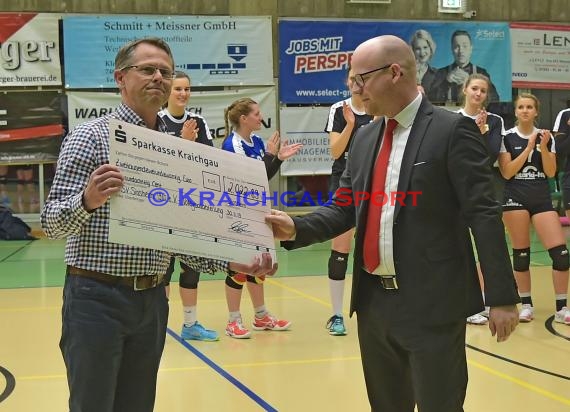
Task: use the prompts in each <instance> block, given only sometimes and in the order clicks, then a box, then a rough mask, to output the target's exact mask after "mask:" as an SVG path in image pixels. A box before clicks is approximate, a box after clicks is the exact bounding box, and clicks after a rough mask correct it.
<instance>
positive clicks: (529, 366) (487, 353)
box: [465, 343, 570, 381]
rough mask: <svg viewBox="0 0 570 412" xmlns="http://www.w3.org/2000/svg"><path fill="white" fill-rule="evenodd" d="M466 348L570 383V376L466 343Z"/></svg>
mask: <svg viewBox="0 0 570 412" xmlns="http://www.w3.org/2000/svg"><path fill="white" fill-rule="evenodd" d="M465 346H466V347H468V348H469V349H472V350H474V351H476V352H479V353H482V354H484V355H487V356H491V357H493V358H496V359H499V360H502V361H504V362H508V363H512V364H513V365H516V366H520V367H523V368H526V369H530V370H533V371H535V372H540V373H544V374H545V375H550V376H554V377H555V378H560V379H564V380H567V381H570V377H569V376H566V375H561V374H559V373H555V372H550V371H547V370H546V369H541V368H537V367H536V366H532V365H528V364H526V363H522V362H518V361H516V360H513V359H509V358H506V357H504V356H501V355H497V354H496V353H493V352H489V351H486V350H484V349H481V348H478V347H476V346H473V345H470V344H468V343H466V344H465Z"/></svg>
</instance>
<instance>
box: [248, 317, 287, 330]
mask: <svg viewBox="0 0 570 412" xmlns="http://www.w3.org/2000/svg"><path fill="white" fill-rule="evenodd" d="M289 326H291V322H289V321H288V320H283V319H277V318H276V317H275V316H273V315H271V314H270V313H267V314H266V315H265V316H264V317H262V318H258V317H257V316H256V317H255V319H254V321H253V329H255V330H287V329H289Z"/></svg>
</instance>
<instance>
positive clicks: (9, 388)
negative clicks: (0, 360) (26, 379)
mask: <svg viewBox="0 0 570 412" xmlns="http://www.w3.org/2000/svg"><path fill="white" fill-rule="evenodd" d="M0 376H4V379H5V380H6V386H5V387H4V390H3V391H2V393H0V403H2V402H3V401H5V400H6V399H7V398H8V396H10V394H11V393H12V392H13V391H14V388H15V387H16V378H15V377H14V375H12V373H11V372H10V371H9V370H8V369H6V368H3V367H2V366H0Z"/></svg>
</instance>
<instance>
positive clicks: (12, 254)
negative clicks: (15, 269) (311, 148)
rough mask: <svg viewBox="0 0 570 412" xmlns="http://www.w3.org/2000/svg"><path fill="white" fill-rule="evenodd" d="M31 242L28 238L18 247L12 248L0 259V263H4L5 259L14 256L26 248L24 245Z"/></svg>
mask: <svg viewBox="0 0 570 412" xmlns="http://www.w3.org/2000/svg"><path fill="white" fill-rule="evenodd" d="M32 242H33V240H28V242H27V243H25V244H23V245H22V246H20V247H18V248H17V249H16V250H14V251H13V252H12V253H10V254H9V255H7V256H4V257H3V258H2V259H0V263H4V262H5V261H6V260H8V259H9V258H11V257H12V256H14V255H15V254H16V253H19V252H21V251H22V250H24V249H25V248H26V246H28V245H30V244H31V243H32Z"/></svg>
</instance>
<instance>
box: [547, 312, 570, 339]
mask: <svg viewBox="0 0 570 412" xmlns="http://www.w3.org/2000/svg"><path fill="white" fill-rule="evenodd" d="M553 322H554V315H552V316H551V317H549V318H548V319H546V320H545V321H544V327H545V328H546V330H547V331H549V332H550V333H552V334H553V335H554V336H557V337H559V338H562V339H566V340H570V336H567V335H563V334H561V333H558V332H557V331H556V329H554V326H552V325H553V324H554V323H553Z"/></svg>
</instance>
